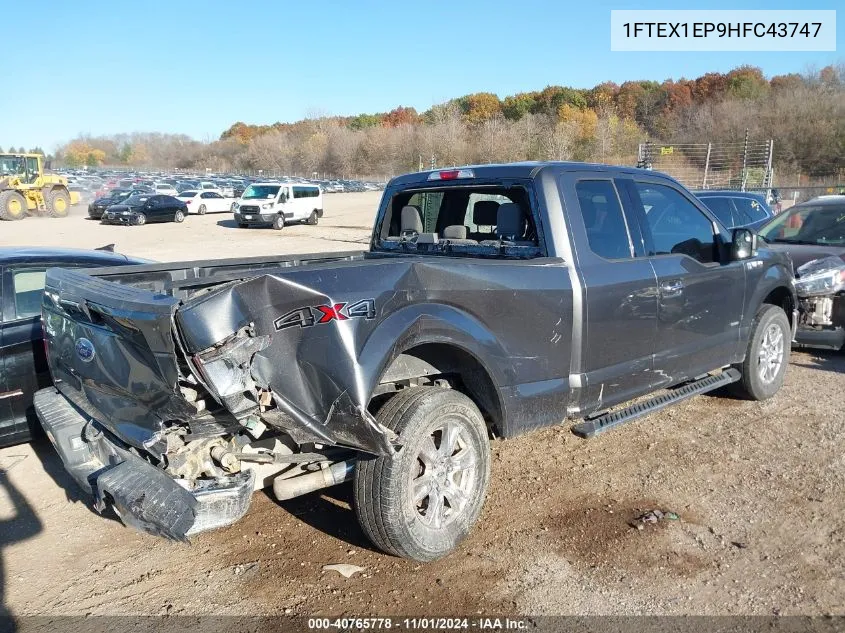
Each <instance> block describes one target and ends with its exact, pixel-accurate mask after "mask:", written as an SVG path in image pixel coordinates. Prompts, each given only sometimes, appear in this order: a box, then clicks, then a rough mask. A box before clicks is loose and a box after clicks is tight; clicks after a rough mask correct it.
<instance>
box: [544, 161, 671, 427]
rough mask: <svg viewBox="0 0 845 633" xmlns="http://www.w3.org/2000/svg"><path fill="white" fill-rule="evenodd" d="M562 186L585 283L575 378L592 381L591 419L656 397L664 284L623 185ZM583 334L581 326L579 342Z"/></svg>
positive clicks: (574, 181) (579, 178)
mask: <svg viewBox="0 0 845 633" xmlns="http://www.w3.org/2000/svg"><path fill="white" fill-rule="evenodd" d="M561 184H562V186H561V191H562V193H563V199H564V203H565V206H566V209H567V213H566V218H567V220H568V221H569V230H570V231H571V234H572V243H573V246H574V249H575V253H574V255H575V258H576V260H577V261H576V262H575V263H576V270H577V271H578V274H579V275H580V277H581V279H580V285H581V304H582V306H581V310H582V319H581V327H580V345H579V342H578V341H574V342H573V358H574V355H575V350H576V349H578V350H580V354H581V358H580V362H574V363H573V367H572V373H573V374H575V375H579V374H580V375H581V378H580V380H581V382H582V383H584V385H583V387H582V390H581V393H582V397H581V400H580V404H579V408H580V413H582V414H587V413H590V412H592V411H595V410H598V409H601V408H605V407H609V406H613V405H614V404H618V403H620V402H624V401H625V400H628V399H630V398H632V397H635V396H637V395H639V394H642V393H645V392H648V391H650V389H651V386H652V383H653V382H654V380H655V378H654V372H653V358H652V355H653V353H654V349H655V340H656V337H657V280H656V278H655V274H654V269H653V268H652V266H651V264H650V263H649V261H648V259H647V258H646V257H645V252H644V247H643V244H642V239H641V238H640V237H639V233H638V229H637V225H636V223H635V222H634V223H632V221H631V220H632V219H631V218H629V217H628V214H627V213H626V212H625V210H624V207H623V203H622V194H621V193H620V183H619V180H618V179H613V178H612V177H610V176H609V175H607V174H603V173H601V172H569V173H565V174H564V175H563V176H562V183H561ZM632 229H634V230H632ZM576 292H577V290H576ZM576 315H577V310H576ZM576 319H577V316H576ZM578 330H579V328H578V323H576V324H575V332H576V337H578ZM575 365H578V366H575Z"/></svg>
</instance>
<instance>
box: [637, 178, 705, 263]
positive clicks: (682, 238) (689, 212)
mask: <svg viewBox="0 0 845 633" xmlns="http://www.w3.org/2000/svg"><path fill="white" fill-rule="evenodd" d="M636 188H637V191H638V193H639V195H640V200H641V201H642V203H643V207H644V208H645V215H646V219H647V221H648V225H649V228H650V229H651V238H652V242H653V243H654V251H655V253H654V254H655V255H667V254H670V253H671V254H676V255H688V256H690V257H692V258H693V259H695V260H698V261H700V262H701V263H704V264H706V263H710V262H714V261H716V260H717V258H716V253H715V251H716V246H715V242H716V240H715V236H714V234H713V223H712V222H711V221H710V219H709V218H708V217H707V216H706V215H704V214H703V213H702V212H701V211H699V210H698V208H697V207H696V206H695V205H694V204H693V203H692V202H690V201H689V200H687V199H686V198H685V197H684V196H683V195H682V194H681V192H679V191H677V190H676V189H673V188H672V187H669V186H667V185H657V184H653V183H648V182H637V183H636Z"/></svg>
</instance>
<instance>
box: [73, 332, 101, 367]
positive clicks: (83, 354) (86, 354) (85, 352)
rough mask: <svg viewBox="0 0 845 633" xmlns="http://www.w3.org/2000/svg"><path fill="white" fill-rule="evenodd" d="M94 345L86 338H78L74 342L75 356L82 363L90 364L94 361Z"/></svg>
mask: <svg viewBox="0 0 845 633" xmlns="http://www.w3.org/2000/svg"><path fill="white" fill-rule="evenodd" d="M96 353H97V352H96V350H95V349H94V344H93V343H92V342H91V341H89V340H88V339H87V338H80V339H77V340H76V355H77V356H79V358H80V360H81V361H82V362H83V363H90V362H91V361H92V360H94V355H95V354H96Z"/></svg>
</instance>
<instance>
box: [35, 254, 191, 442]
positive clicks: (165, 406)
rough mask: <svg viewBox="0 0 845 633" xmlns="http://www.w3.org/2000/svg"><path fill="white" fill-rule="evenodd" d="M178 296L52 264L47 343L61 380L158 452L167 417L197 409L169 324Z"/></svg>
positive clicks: (78, 400) (96, 412) (77, 399)
mask: <svg viewBox="0 0 845 633" xmlns="http://www.w3.org/2000/svg"><path fill="white" fill-rule="evenodd" d="M178 304H179V301H178V300H177V299H175V298H173V297H171V296H168V295H164V294H156V293H152V292H149V291H147V290H142V289H139V288H135V287H132V286H127V285H121V284H117V283H113V282H109V281H105V280H103V279H99V278H96V277H92V276H90V275H86V274H85V273H84V272H80V271H76V270H68V269H62V268H52V269H50V270H49V271H47V281H46V287H45V293H44V304H43V316H44V330H45V345H46V348H47V357H48V362H49V364H50V369H51V372H52V375H53V380H54V382H55V384H56V387H57V388H58V389H59V391H61V392H62V394H64V395H65V396H66V397H67V398H68V399H69V400H70V401H71V402H73V403H74V404H75V405H76V406H77V407H79V408H80V409H81V410H82V411H84V412H85V413H86V414H88V415H89V416H91V417H93V418H96V419H97V421H99V422H100V423H102V424H103V425H104V426H105V427H107V428H108V429H110V430H111V431H112V432H113V433H114V434H115V435H117V436H118V437H120V438H121V439H122V440H124V441H125V442H127V443H128V444H130V445H132V446H135V447H137V448H145V449H146V450H148V451H150V452H152V453H153V454H156V453H159V450H156V449H157V448H159V447H155V446H154V444H156V443H157V441H158V440H159V439H160V435H159V434H158V431H159V430H161V428H162V426H163V422H164V421H169V420H179V419H182V420H184V419H187V418H188V417H190V415H191V413H195V412H196V410H195V409H192V408H191V406H190V405H189V404H188V403H187V402H185V400H184V399H183V398H182V397H181V394H180V391H179V384H178V379H179V367H178V361H177V350H176V342H175V340H174V338H173V332H172V322H173V314H174V312H175V310H176V307H177V305H178ZM161 448H163V446H162V447H161Z"/></svg>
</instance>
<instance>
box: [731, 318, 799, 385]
mask: <svg viewBox="0 0 845 633" xmlns="http://www.w3.org/2000/svg"><path fill="white" fill-rule="evenodd" d="M776 339H779V343H778V340H776ZM791 339H792V329H791V328H790V326H789V319H788V318H787V316H786V313H785V312H784V311H783V310H782V309H781V308H780V307H778V306H774V305H770V304H763V305H762V306H760V309H759V310H757V314H756V316H755V317H754V323H752V325H751V336H750V338H749V339H748V349H747V350H746V352H745V360H744V361H743V362H742V363H741V364H739V365H735V368H736V369H738V370H739V371H740V373H741V374H742V378H741V379H740V380H739V382H737V383H735V384H734V385H733V392H734V393H735V394H736V395H738V396H741V397H743V398H748V399H749V400H768V399H769V398H771V397H772V396H773V395H775V394H776V393H777V392H778V390H779V389H780V388H781V387H782V386H783V379H784V376H785V375H786V367H787V365H788V364H789V353H790V351H791Z"/></svg>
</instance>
